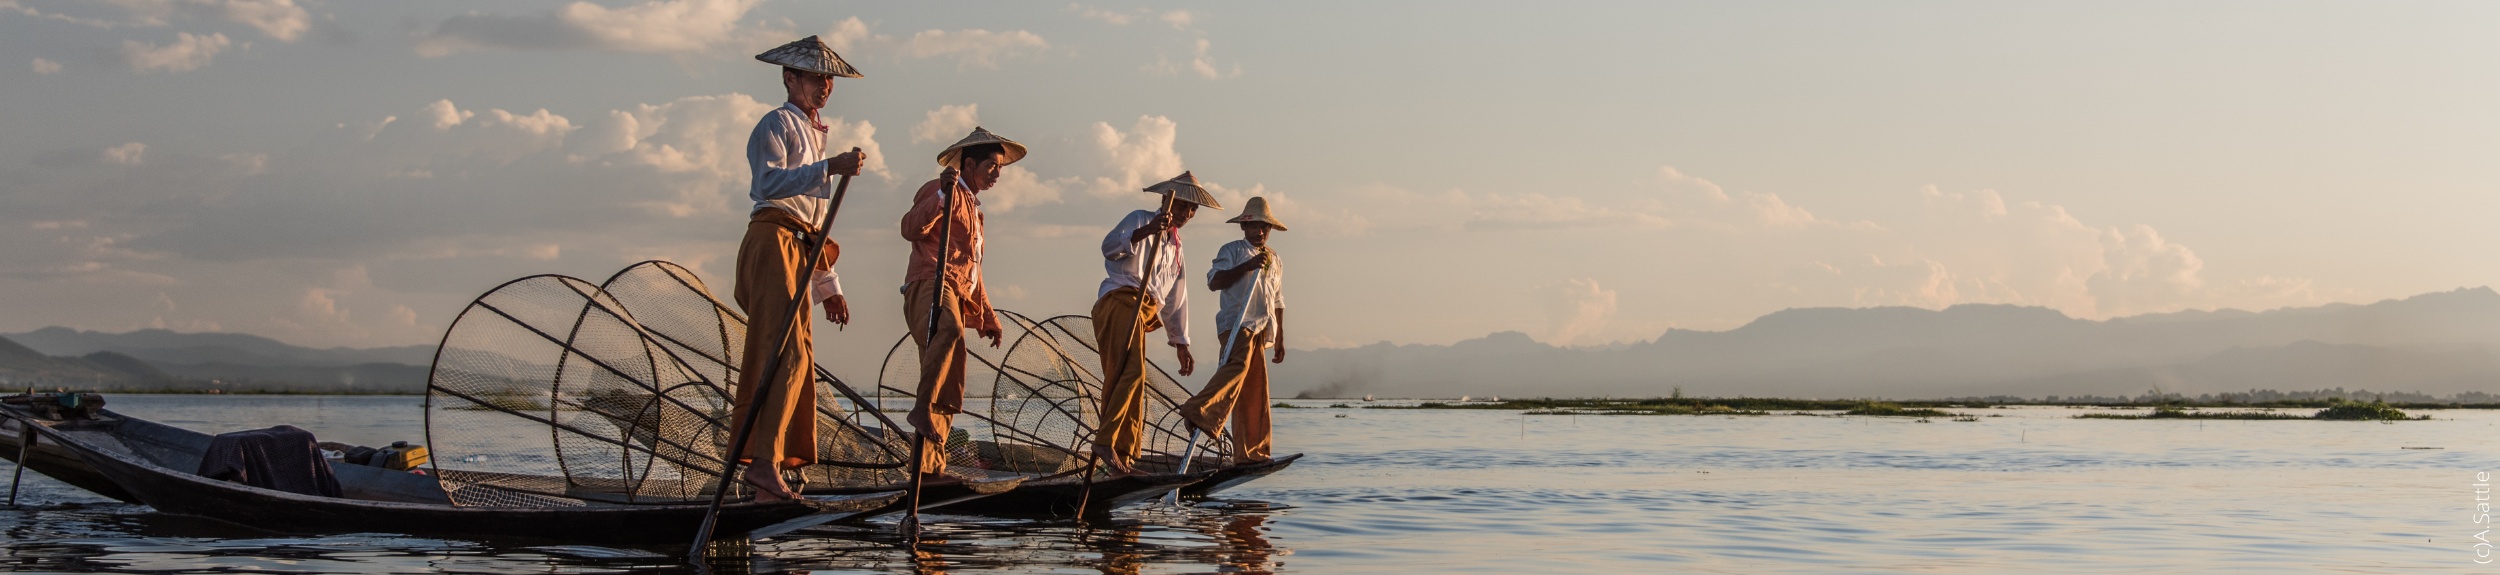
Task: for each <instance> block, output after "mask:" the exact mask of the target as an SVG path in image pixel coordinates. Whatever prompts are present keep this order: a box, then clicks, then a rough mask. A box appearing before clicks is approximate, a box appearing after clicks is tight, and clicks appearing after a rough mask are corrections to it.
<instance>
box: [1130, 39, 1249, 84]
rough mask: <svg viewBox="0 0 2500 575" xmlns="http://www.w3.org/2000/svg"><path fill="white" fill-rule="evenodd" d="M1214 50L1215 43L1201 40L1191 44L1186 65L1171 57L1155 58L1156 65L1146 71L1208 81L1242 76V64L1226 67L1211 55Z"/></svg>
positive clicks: (1151, 65) (1150, 65)
mask: <svg viewBox="0 0 2500 575" xmlns="http://www.w3.org/2000/svg"><path fill="white" fill-rule="evenodd" d="M1212 50H1214V43H1213V42H1210V41H1208V40H1207V39H1206V38H1199V39H1197V40H1195V41H1193V42H1192V43H1191V49H1190V53H1189V61H1188V62H1187V63H1186V64H1185V65H1184V64H1183V63H1181V62H1175V61H1173V60H1172V57H1171V56H1170V55H1160V56H1156V57H1155V62H1154V63H1152V64H1147V65H1146V70H1147V71H1149V72H1156V73H1160V74H1164V75H1175V76H1176V75H1180V74H1181V73H1183V72H1187V73H1191V74H1197V75H1198V77H1200V78H1205V79H1208V80H1222V79H1225V78H1233V77H1239V76H1241V65H1240V64H1234V65H1231V66H1226V65H1224V64H1221V63H1218V62H1216V61H1215V56H1213V55H1211V54H1209V52H1211V51H1212Z"/></svg>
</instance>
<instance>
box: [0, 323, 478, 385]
mask: <svg viewBox="0 0 2500 575" xmlns="http://www.w3.org/2000/svg"><path fill="white" fill-rule="evenodd" d="M433 355H434V348H433V347H431V346H403V347H385V348H372V349H354V348H345V347H334V348H329V349H313V348H308V347H300V346H293V345H287V344H284V343H280V342H278V341H277V340H273V339H269V338H265V337H260V336H256V335H248V334H238V333H176V332H172V331H166V330H161V329H149V330H139V331H133V332H129V333H104V332H93V331H79V330H73V329H69V328H61V327H47V328H43V329H38V330H35V331H31V332H27V333H14V334H0V379H5V380H7V381H9V382H10V384H11V386H16V387H23V386H25V385H37V386H42V387H62V386H70V387H81V388H93V389H148V390H207V389H218V390H227V391H302V392H324V391H328V392H363V393H420V392H423V391H424V390H425V374H426V366H428V365H430V364H432V363H433Z"/></svg>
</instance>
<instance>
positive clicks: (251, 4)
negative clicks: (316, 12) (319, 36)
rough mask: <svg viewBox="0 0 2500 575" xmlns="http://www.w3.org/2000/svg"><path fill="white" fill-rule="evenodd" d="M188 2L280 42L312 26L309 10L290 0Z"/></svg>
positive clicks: (288, 40)
mask: <svg viewBox="0 0 2500 575" xmlns="http://www.w3.org/2000/svg"><path fill="white" fill-rule="evenodd" d="M190 4H191V5H194V6H199V7H202V8H206V9H208V10H212V11H215V12H217V13H218V14H219V15H220V16H223V17H224V18H225V19H226V20H227V21H229V22H234V23H238V24H243V25H246V26H251V27H252V28H255V29H258V30H260V32H261V33H262V34H267V35H269V37H270V38H275V39H277V40H278V41H280V42H294V41H295V40H296V39H298V38H302V37H304V31H306V30H310V29H312V13H310V12H306V11H305V10H304V7H302V6H297V5H295V1H294V0H227V1H225V2H216V1H211V0H193V1H192V2H191V3H190Z"/></svg>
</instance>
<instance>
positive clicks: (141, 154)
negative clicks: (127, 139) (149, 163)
mask: <svg viewBox="0 0 2500 575" xmlns="http://www.w3.org/2000/svg"><path fill="white" fill-rule="evenodd" d="M147 154H148V145H147V144H146V143H142V142H131V143H128V144H122V145H119V146H113V147H110V148H105V149H104V163H108V164H114V165H121V166H136V165H139V162H141V161H144V160H146V159H147Z"/></svg>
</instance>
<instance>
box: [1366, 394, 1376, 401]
mask: <svg viewBox="0 0 2500 575" xmlns="http://www.w3.org/2000/svg"><path fill="white" fill-rule="evenodd" d="M1363 401H1378V400H1375V399H1372V396H1369V395H1365V396H1363Z"/></svg>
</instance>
